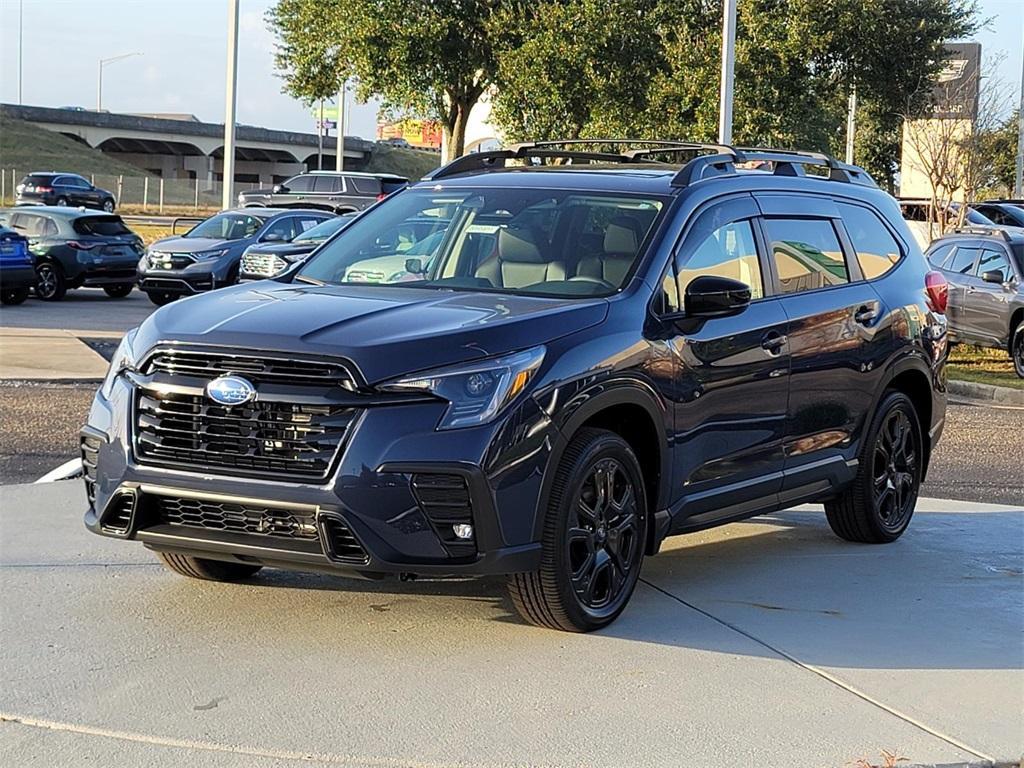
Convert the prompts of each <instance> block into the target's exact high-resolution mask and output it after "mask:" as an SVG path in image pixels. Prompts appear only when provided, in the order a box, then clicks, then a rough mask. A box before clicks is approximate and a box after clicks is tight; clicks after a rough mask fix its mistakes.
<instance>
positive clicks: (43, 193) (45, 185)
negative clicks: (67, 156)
mask: <svg viewBox="0 0 1024 768" xmlns="http://www.w3.org/2000/svg"><path fill="white" fill-rule="evenodd" d="M16 191H17V193H18V196H17V198H15V201H14V204H15V205H56V206H60V207H62V208H63V207H64V206H68V205H71V206H82V207H84V208H96V209H98V210H101V211H106V212H107V213H113V212H114V206H115V201H114V195H113V193H111V192H108V191H107V190H105V189H100V188H99V187H94V186H93V184H92V182H91V181H89V180H88V179H87V178H85V177H84V176H79V175H78V174H77V173H64V172H57V171H45V172H44V171H34V172H33V173H30V174H29V175H28V176H26V177H25V178H23V179H22V180H21V183H20V184H18V186H17V188H16Z"/></svg>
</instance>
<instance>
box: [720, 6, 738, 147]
mask: <svg viewBox="0 0 1024 768" xmlns="http://www.w3.org/2000/svg"><path fill="white" fill-rule="evenodd" d="M735 63H736V0H725V2H724V3H723V4H722V80H721V84H720V86H719V94H718V143H719V144H731V143H732V85H733V71H734V69H735Z"/></svg>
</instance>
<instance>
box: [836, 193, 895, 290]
mask: <svg viewBox="0 0 1024 768" xmlns="http://www.w3.org/2000/svg"><path fill="white" fill-rule="evenodd" d="M836 205H837V207H838V208H839V214H840V216H842V218H843V224H844V225H846V231H847V233H848V234H849V235H850V240H851V241H852V242H853V250H854V251H855V252H856V254H857V263H858V264H860V270H861V272H863V273H864V277H865V278H866V279H868V280H873V279H874V278H876V277H881V276H882V275H884V274H885V273H886V272H888V271H889V270H890V269H892V268H893V267H894V266H896V264H897V263H898V262H899V260H900V247H899V245H898V244H897V242H896V238H895V237H893V236H892V234H890V232H889V230H888V229H886V227H885V224H883V223H882V220H881V219H880V218H879V217H878V215H877V214H876V213H875V212H874V211H871V210H869V209H867V208H865V207H863V206H860V205H848V204H846V203H837V204H836Z"/></svg>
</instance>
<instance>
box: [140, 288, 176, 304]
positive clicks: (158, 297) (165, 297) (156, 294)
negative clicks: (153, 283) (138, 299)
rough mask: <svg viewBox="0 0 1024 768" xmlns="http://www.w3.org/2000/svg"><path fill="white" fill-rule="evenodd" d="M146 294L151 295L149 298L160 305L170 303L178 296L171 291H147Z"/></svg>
mask: <svg viewBox="0 0 1024 768" xmlns="http://www.w3.org/2000/svg"><path fill="white" fill-rule="evenodd" d="M146 295H147V296H149V300H150V301H152V302H153V303H154V304H156V305H157V306H158V307H162V306H164V305H165V304H170V303H171V302H172V301H174V300H175V299H176V298H178V296H177V294H174V293H169V292H167V291H147V292H146Z"/></svg>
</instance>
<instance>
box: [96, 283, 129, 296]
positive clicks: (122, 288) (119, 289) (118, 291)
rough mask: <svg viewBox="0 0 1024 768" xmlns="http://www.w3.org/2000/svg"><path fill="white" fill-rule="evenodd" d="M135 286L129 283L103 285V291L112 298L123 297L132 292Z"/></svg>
mask: <svg viewBox="0 0 1024 768" xmlns="http://www.w3.org/2000/svg"><path fill="white" fill-rule="evenodd" d="M134 287H135V286H134V285H132V284H131V283H120V284H119V285H105V286H103V292H104V293H105V294H107V296H109V297H110V298H112V299H123V298H124V297H125V296H127V295H128V294H129V293H131V292H132V288H134Z"/></svg>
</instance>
